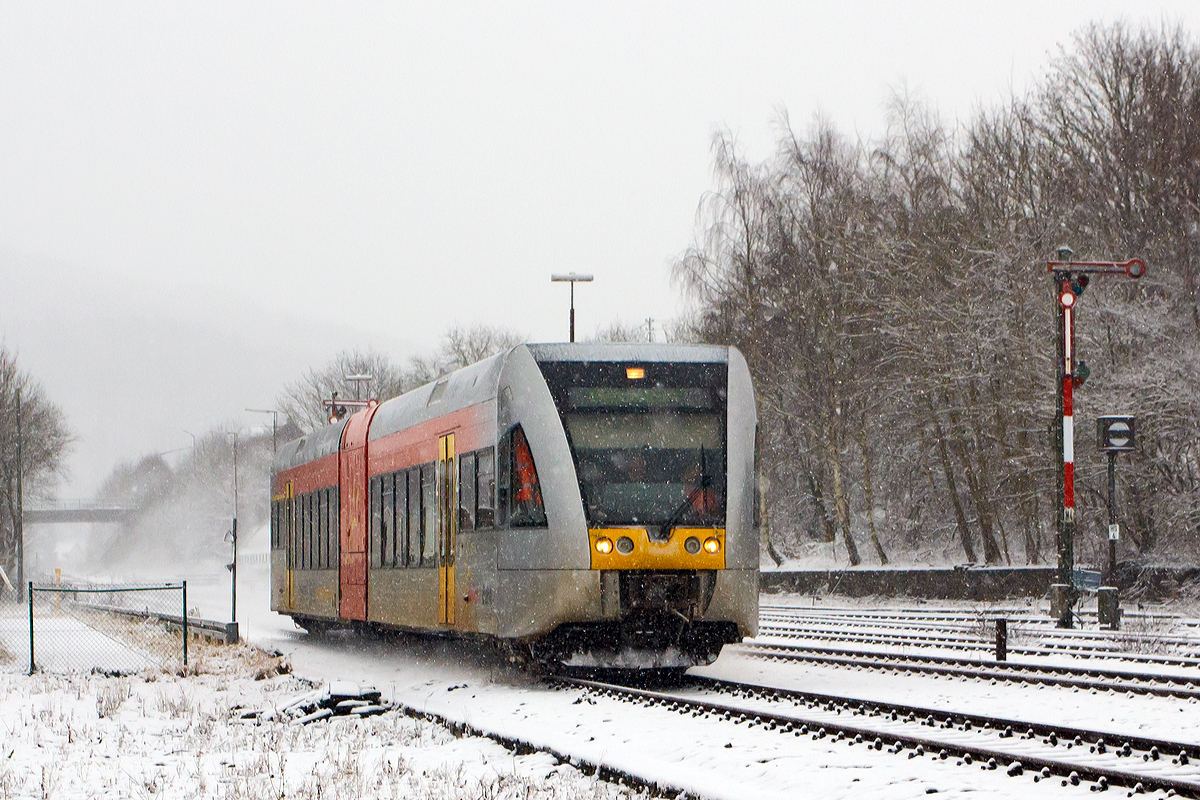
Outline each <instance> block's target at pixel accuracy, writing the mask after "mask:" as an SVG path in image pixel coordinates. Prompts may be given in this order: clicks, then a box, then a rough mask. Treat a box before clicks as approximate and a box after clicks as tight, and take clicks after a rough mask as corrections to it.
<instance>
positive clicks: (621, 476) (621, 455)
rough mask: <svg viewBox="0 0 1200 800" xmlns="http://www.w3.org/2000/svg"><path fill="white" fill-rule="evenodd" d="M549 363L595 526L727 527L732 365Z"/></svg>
mask: <svg viewBox="0 0 1200 800" xmlns="http://www.w3.org/2000/svg"><path fill="white" fill-rule="evenodd" d="M540 366H541V368H542V373H543V374H544V375H545V376H546V380H547V383H548V384H549V386H550V392H551V394H552V395H553V396H554V401H555V404H556V405H557V407H558V411H559V414H560V416H561V417H562V420H563V425H564V427H565V429H566V433H567V440H568V442H569V443H570V446H571V454H572V456H573V458H574V459H575V471H576V474H577V475H578V476H579V489H580V492H581V493H582V495H583V505H584V509H585V511H586V513H587V518H588V524H589V525H592V526H598V525H651V526H660V528H661V529H663V530H664V532H665V531H667V530H668V529H669V528H671V527H674V526H685V527H724V524H725V407H726V366H725V365H724V364H666V363H654V362H650V363H639V364H625V363H611V362H569V361H559V362H545V363H542V364H541V365H540Z"/></svg>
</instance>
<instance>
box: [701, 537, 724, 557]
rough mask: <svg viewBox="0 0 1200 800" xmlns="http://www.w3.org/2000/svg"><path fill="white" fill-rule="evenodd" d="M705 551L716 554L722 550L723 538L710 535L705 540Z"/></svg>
mask: <svg viewBox="0 0 1200 800" xmlns="http://www.w3.org/2000/svg"><path fill="white" fill-rule="evenodd" d="M704 552H706V553H709V554H711V555H714V556H715V555H716V554H717V553H719V552H721V540H720V539H718V538H717V537H715V536H710V537H708V538H707V539H705V540H704Z"/></svg>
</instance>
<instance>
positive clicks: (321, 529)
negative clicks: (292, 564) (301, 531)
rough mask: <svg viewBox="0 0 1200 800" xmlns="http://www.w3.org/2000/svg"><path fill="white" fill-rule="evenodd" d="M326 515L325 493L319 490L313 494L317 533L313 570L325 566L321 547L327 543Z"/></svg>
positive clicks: (314, 519) (314, 527) (315, 536)
mask: <svg viewBox="0 0 1200 800" xmlns="http://www.w3.org/2000/svg"><path fill="white" fill-rule="evenodd" d="M325 513H326V512H325V492H324V490H322V489H318V490H317V491H315V492H313V529H314V530H315V531H316V534H315V535H314V536H313V569H321V568H322V567H324V566H325V559H323V558H321V546H322V544H324V542H325Z"/></svg>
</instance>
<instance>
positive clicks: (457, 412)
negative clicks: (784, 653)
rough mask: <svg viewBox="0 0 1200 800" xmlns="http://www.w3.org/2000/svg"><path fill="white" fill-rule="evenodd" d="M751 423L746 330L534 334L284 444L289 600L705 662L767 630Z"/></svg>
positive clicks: (545, 644) (362, 616) (279, 521)
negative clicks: (609, 337)
mask: <svg viewBox="0 0 1200 800" xmlns="http://www.w3.org/2000/svg"><path fill="white" fill-rule="evenodd" d="M755 435H756V416H755V407H754V394H753V387H752V386H751V384H750V378H749V371H748V370H747V368H746V364H745V361H744V360H743V359H742V358H741V356H740V354H738V352H737V351H736V350H735V349H732V348H718V347H704V346H676V345H631V344H621V345H595V344H587V345H522V346H518V347H516V348H514V349H512V350H510V351H508V352H507V353H504V354H502V355H499V356H495V357H493V358H490V359H487V360H485V361H482V362H480V363H479V364H475V365H473V366H471V367H467V368H466V369H463V370H459V371H457V372H455V373H452V374H450V375H448V376H445V377H443V378H440V379H439V380H438V381H436V382H434V383H432V384H429V385H427V386H423V387H421V388H419V389H416V390H414V391H412V392H409V393H407V394H405V395H402V396H400V397H397V398H393V399H391V400H388V401H387V402H385V403H383V404H382V405H371V406H370V407H368V408H367V409H364V410H363V411H360V412H358V413H357V414H355V415H354V416H352V417H351V418H350V419H349V420H345V421H341V422H338V423H336V424H334V425H330V426H328V427H327V428H323V429H321V430H319V431H316V432H314V433H313V434H310V435H309V436H307V437H304V438H303V439H300V440H297V441H296V442H292V443H289V444H288V445H287V446H285V447H284V448H282V449H281V451H280V455H279V457H278V458H277V461H276V465H275V470H274V474H273V476H272V547H273V550H272V562H271V563H272V594H271V597H272V608H273V609H275V610H277V611H279V612H280V613H284V614H289V615H291V616H293V617H295V618H296V619H297V620H298V621H301V622H302V623H304V624H309V625H314V626H315V625H321V624H339V623H340V624H346V623H355V624H363V625H375V626H379V627H384V628H399V629H407V630H420V631H437V632H443V633H458V634H482V635H487V636H491V637H495V638H497V639H499V640H503V641H505V642H507V643H509V644H510V645H513V646H516V647H519V648H524V649H526V650H527V651H528V652H531V653H533V654H534V656H535V657H538V658H540V659H542V660H547V661H556V662H562V663H568V664H570V663H581V664H583V663H594V664H606V663H607V664H610V665H631V664H647V665H650V664H653V665H658V666H681V665H682V666H686V665H687V664H694V663H705V662H707V661H709V660H711V659H712V658H714V657H715V656H716V654H717V653H718V652H719V651H720V648H721V646H722V645H723V644H725V643H728V642H731V641H737V640H740V638H741V637H743V636H748V635H753V634H754V633H755V632H756V629H757V610H758V586H757V569H758V531H757V521H756V519H755V517H756V514H755V510H756V508H757V480H756V469H757V465H756V464H755V448H756V442H755Z"/></svg>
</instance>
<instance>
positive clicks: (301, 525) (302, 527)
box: [296, 494, 308, 569]
mask: <svg viewBox="0 0 1200 800" xmlns="http://www.w3.org/2000/svg"><path fill="white" fill-rule="evenodd" d="M307 531H308V495H304V494H302V495H300V497H298V498H297V503H296V569H304V568H305V563H304V542H305V537H306V535H307Z"/></svg>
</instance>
